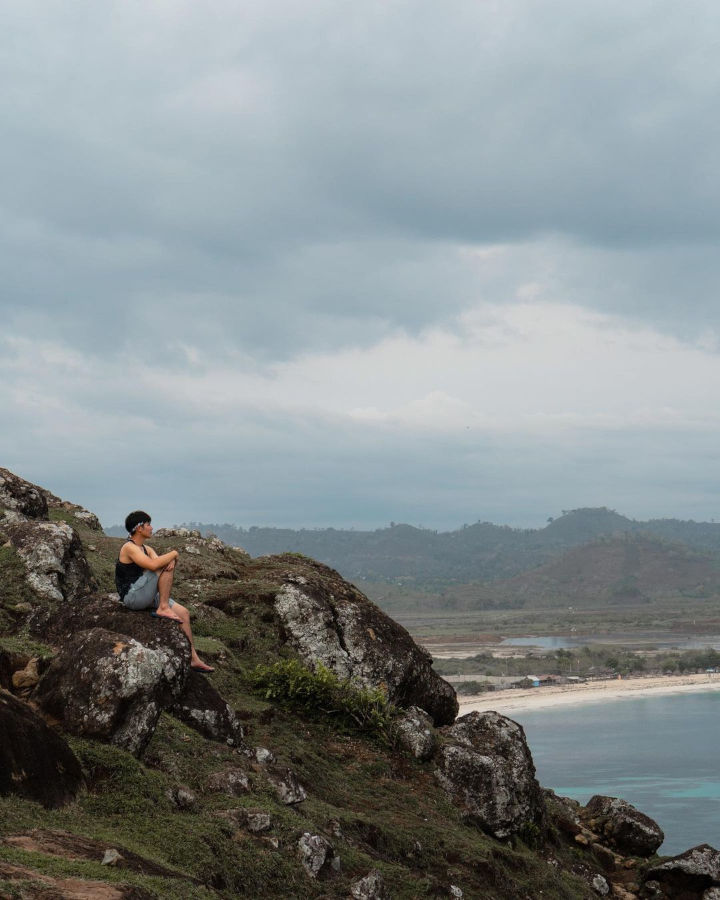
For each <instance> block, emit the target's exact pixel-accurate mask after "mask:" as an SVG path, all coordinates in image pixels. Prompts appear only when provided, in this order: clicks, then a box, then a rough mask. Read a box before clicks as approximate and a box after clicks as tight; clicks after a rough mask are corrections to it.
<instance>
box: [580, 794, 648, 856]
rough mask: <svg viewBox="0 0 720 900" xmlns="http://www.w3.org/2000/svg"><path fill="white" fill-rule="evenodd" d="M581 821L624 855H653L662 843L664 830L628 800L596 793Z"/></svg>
mask: <svg viewBox="0 0 720 900" xmlns="http://www.w3.org/2000/svg"><path fill="white" fill-rule="evenodd" d="M583 819H584V820H585V822H586V823H587V825H588V826H589V827H590V828H591V829H592V830H593V831H596V832H598V833H599V834H602V835H603V836H604V837H605V839H606V840H607V842H608V843H609V844H610V846H611V847H614V848H615V849H616V850H617V851H618V852H620V853H622V854H623V855H624V856H652V855H653V853H655V852H656V851H657V849H658V847H659V846H660V844H662V842H663V841H664V840H665V835H664V833H663V830H662V829H661V828H660V826H659V825H658V824H657V822H654V821H653V820H652V819H651V818H650V817H649V816H646V815H645V814H644V813H641V812H640V811H639V810H637V809H636V808H635V807H634V806H633V805H632V804H630V803H628V802H627V800H620V799H618V798H617V797H604V796H602V795H601V794H595V796H594V797H591V798H590V801H589V802H588V804H587V806H586V807H585V810H584V812H583Z"/></svg>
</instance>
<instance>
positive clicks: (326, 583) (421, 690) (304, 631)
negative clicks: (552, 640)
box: [274, 560, 458, 725]
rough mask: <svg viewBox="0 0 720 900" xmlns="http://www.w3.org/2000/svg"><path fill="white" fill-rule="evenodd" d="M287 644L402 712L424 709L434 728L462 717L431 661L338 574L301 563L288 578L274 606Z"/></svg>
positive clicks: (405, 633) (400, 626) (311, 661)
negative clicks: (380, 690)
mask: <svg viewBox="0 0 720 900" xmlns="http://www.w3.org/2000/svg"><path fill="white" fill-rule="evenodd" d="M274 608H275V612H276V614H277V616H278V618H279V620H280V623H281V627H282V630H283V633H284V637H285V640H286V641H287V642H288V643H289V644H290V645H291V646H292V647H293V648H294V649H295V651H296V652H297V653H298V654H299V655H300V657H301V658H302V659H303V660H304V661H305V663H306V664H308V665H310V666H311V667H312V666H313V665H315V664H316V663H322V664H323V665H324V666H326V667H327V668H328V669H330V670H331V671H332V672H334V673H335V674H336V675H338V676H339V677H340V678H351V679H354V680H355V681H356V682H357V683H358V684H360V685H362V686H364V687H378V686H383V687H384V688H385V689H386V690H387V694H388V699H389V700H390V701H391V702H392V703H395V704H396V705H398V706H402V707H409V706H419V707H420V708H421V709H424V710H425V711H426V712H427V713H429V714H430V715H431V716H432V718H433V720H434V722H435V724H436V725H447V724H449V723H451V722H452V721H453V720H454V719H455V716H456V715H457V711H458V702H457V697H456V696H455V691H454V690H453V688H452V687H451V686H450V685H449V684H448V683H447V682H446V681H444V680H443V679H442V678H440V676H439V675H437V673H436V672H434V671H433V668H432V657H431V656H430V654H429V653H428V652H427V651H426V650H424V649H422V648H421V647H419V646H418V645H417V644H416V643H415V641H414V640H413V639H412V637H411V636H410V635H409V633H408V632H407V631H406V630H405V629H404V628H403V627H402V625H399V624H398V623H397V622H395V621H393V620H392V619H391V618H390V617H389V616H386V615H385V613H383V612H382V610H380V609H379V608H378V607H377V606H375V604H374V603H372V602H371V601H370V600H368V598H367V597H365V595H364V594H362V593H361V592H360V591H359V590H358V589H357V588H356V587H354V586H353V585H352V584H350V583H349V582H347V581H345V580H344V579H343V578H341V577H340V575H338V573H337V572H335V571H333V570H332V569H329V568H328V567H327V566H323V565H321V564H320V563H313V562H312V561H311V560H303V566H302V573H298V572H288V573H287V574H286V576H285V581H284V583H283V585H282V586H281V588H280V590H279V591H278V592H277V594H276V596H275V601H274Z"/></svg>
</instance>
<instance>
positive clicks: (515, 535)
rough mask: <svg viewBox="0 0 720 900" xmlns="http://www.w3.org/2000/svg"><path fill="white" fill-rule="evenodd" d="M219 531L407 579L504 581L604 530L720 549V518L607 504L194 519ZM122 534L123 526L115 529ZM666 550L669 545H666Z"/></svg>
mask: <svg viewBox="0 0 720 900" xmlns="http://www.w3.org/2000/svg"><path fill="white" fill-rule="evenodd" d="M186 527H188V528H194V529H197V530H199V531H201V532H202V533H203V534H208V533H214V534H216V535H217V536H218V537H220V538H221V539H222V540H223V541H225V542H226V543H228V544H231V545H239V546H242V547H244V548H245V549H246V550H247V551H248V552H249V553H250V554H251V555H253V556H261V555H266V554H274V553H283V552H295V553H302V554H304V555H306V556H311V557H313V558H314V559H318V560H320V561H322V562H324V563H327V564H328V565H330V566H332V567H333V568H335V569H337V570H338V571H339V572H341V573H342V574H343V575H344V576H345V577H346V578H350V579H354V580H365V581H393V582H397V581H400V582H402V583H406V584H408V585H430V586H434V587H438V586H441V585H447V584H463V583H467V582H486V583H488V582H498V581H505V580H507V579H510V578H513V577H514V576H518V575H521V574H523V573H526V572H528V571H529V570H532V569H536V568H537V567H539V566H543V565H545V564H547V563H549V562H551V561H552V560H555V559H557V558H559V557H561V556H562V555H563V554H564V553H566V552H567V551H568V550H571V549H573V548H575V547H580V546H583V545H585V544H589V543H592V542H594V541H597V540H598V539H600V538H607V537H612V536H616V537H617V536H623V535H635V536H640V535H646V536H648V537H653V538H658V539H661V540H663V541H666V542H676V543H677V542H680V543H682V544H683V545H684V546H685V549H686V550H687V551H697V552H702V553H708V552H710V553H715V552H720V524H716V523H707V522H692V521H681V520H678V519H655V520H651V521H648V522H639V521H635V520H633V519H629V518H627V517H625V516H623V515H620V514H619V513H617V512H615V511H614V510H611V509H607V508H605V507H600V508H585V509H575V510H569V511H563V514H562V516H559V517H558V518H556V519H550V520H548V524H547V525H546V526H545V527H544V528H539V529H517V528H509V527H508V526H500V525H493V524H492V523H490V522H477V523H475V524H474V525H467V526H463V527H462V528H459V529H457V530H455V531H448V532H437V531H432V530H429V529H423V528H415V527H413V526H412V525H395V524H392V525H391V526H390V527H389V528H381V529H377V530H375V531H348V530H342V529H335V528H324V529H300V530H293V529H288V528H258V527H251V528H247V529H245V528H239V527H237V526H235V525H228V524H223V525H218V524H203V523H197V522H191V523H188V524H186ZM107 533H108V534H111V535H122V534H124V529H122V528H121V527H119V526H115V527H114V528H110V529H108V530H107ZM662 552H665V551H662Z"/></svg>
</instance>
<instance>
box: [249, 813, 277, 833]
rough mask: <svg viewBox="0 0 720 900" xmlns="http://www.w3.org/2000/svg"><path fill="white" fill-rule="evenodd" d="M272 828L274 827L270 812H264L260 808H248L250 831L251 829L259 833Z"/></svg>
mask: <svg viewBox="0 0 720 900" xmlns="http://www.w3.org/2000/svg"><path fill="white" fill-rule="evenodd" d="M270 828H272V819H271V818H270V813H266V812H262V811H259V810H248V814H247V829H248V831H251V832H252V833H253V834H258V833H259V832H261V831H268V830H269V829H270Z"/></svg>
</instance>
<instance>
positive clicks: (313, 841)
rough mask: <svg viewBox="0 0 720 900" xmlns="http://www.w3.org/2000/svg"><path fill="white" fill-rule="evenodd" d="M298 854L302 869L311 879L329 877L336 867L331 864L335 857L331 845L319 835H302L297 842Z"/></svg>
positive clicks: (305, 833) (306, 833)
mask: <svg viewBox="0 0 720 900" xmlns="http://www.w3.org/2000/svg"><path fill="white" fill-rule="evenodd" d="M298 854H299V856H300V862H301V863H302V866H303V869H305V871H306V872H307V873H308V875H309V876H310V877H311V878H320V877H322V876H326V875H329V874H330V873H331V872H332V871H333V870H335V869H336V868H337V867H336V866H334V865H333V862H334V860H335V859H337V857H336V856H335V850H334V849H333V846H332V844H331V843H330V841H328V840H327V839H326V838H324V837H323V836H322V835H320V834H310V832H309V831H306V832H304V833H303V835H302V837H301V838H300V840H299V841H298Z"/></svg>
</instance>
